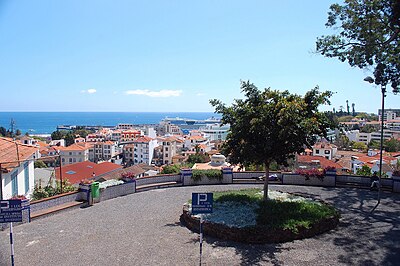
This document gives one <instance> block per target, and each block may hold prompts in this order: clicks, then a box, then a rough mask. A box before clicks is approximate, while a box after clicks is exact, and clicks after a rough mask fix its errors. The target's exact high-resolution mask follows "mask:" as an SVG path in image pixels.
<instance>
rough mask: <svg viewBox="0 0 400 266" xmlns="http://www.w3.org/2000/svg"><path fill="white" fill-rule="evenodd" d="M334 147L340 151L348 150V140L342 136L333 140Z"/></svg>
mask: <svg viewBox="0 0 400 266" xmlns="http://www.w3.org/2000/svg"><path fill="white" fill-rule="evenodd" d="M335 145H336V146H338V147H339V148H340V149H344V150H347V149H349V148H350V140H349V138H348V137H347V136H345V135H343V134H342V135H340V136H339V137H338V138H337V139H336V140H335Z"/></svg>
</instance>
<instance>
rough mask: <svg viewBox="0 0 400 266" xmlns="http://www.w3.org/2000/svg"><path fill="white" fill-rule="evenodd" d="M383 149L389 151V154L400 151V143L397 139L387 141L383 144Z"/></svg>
mask: <svg viewBox="0 0 400 266" xmlns="http://www.w3.org/2000/svg"><path fill="white" fill-rule="evenodd" d="M383 147H384V149H385V151H387V152H397V151H400V141H399V140H397V139H395V138H391V139H388V140H385V141H384V142H383Z"/></svg>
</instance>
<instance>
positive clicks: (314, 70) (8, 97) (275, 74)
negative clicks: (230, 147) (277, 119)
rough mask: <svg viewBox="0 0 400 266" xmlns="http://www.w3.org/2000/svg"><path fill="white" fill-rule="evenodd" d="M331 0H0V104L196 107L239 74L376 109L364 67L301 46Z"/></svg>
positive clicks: (224, 91)
mask: <svg viewBox="0 0 400 266" xmlns="http://www.w3.org/2000/svg"><path fill="white" fill-rule="evenodd" d="M334 2H337V1H329V0H319V1H315V0H304V1H297V0H287V1H265V0H260V1H252V0H249V1H235V0H230V1H222V0H220V1H215V0H214V1H209V0H203V1H183V0H182V1H175V0H169V1H165V0H160V1H151V0H149V1H133V0H131V1H122V0H118V1H102V0H96V1H94V0H86V1H81V0H70V1H53V0H48V1H45V0H35V1H30V0H18V1H12V0H8V1H7V0H0V47H1V49H0V62H1V63H0V90H1V92H2V93H1V94H2V98H3V99H4V100H2V101H1V104H0V111H132V112H141V111H143V112H151V111H154V112H164V111H165V112H174V111H177V112H178V111H193V112H196V111H199V112H201V111H205V112H206V111H207V112H208V111H213V108H212V107H211V106H210V104H209V103H208V101H209V99H213V98H217V99H221V100H222V101H223V102H225V103H231V102H232V100H233V99H235V98H241V97H242V94H241V93H240V88H239V86H240V80H250V81H251V82H253V83H254V84H255V85H256V86H258V87H259V88H265V87H271V88H273V89H279V90H283V89H288V90H289V91H290V92H293V93H298V94H304V93H305V92H306V91H307V90H310V89H312V88H313V87H314V86H316V85H319V86H320V89H321V90H332V91H334V92H336V93H335V95H334V96H333V97H332V99H331V100H332V106H330V107H324V108H323V109H324V110H326V109H331V108H332V107H335V108H336V109H339V106H341V105H342V106H346V100H349V103H350V104H351V103H355V104H356V111H367V112H375V113H376V112H377V109H378V108H379V107H380V102H381V94H380V90H379V88H377V87H375V86H371V85H370V84H368V83H366V82H364V81H363V78H364V77H365V76H367V75H370V74H371V73H369V72H368V71H364V70H360V69H355V68H350V67H349V66H348V65H347V63H341V62H339V61H338V60H337V59H328V58H324V57H322V56H321V55H317V54H314V53H313V50H314V48H315V40H316V37H317V36H320V35H323V34H327V33H329V31H328V30H327V29H326V28H325V26H324V24H325V22H326V18H327V11H328V8H329V6H330V5H331V4H332V3H334ZM396 101H397V102H398V101H399V98H397V99H396V96H394V95H393V94H390V93H389V95H388V97H387V98H386V107H388V108H396V107H397V108H398V107H399V104H396Z"/></svg>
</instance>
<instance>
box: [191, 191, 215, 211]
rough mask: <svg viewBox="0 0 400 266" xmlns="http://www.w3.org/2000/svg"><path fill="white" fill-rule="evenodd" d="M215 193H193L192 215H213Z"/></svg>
mask: <svg viewBox="0 0 400 266" xmlns="http://www.w3.org/2000/svg"><path fill="white" fill-rule="evenodd" d="M212 211H213V193H192V214H200V213H212Z"/></svg>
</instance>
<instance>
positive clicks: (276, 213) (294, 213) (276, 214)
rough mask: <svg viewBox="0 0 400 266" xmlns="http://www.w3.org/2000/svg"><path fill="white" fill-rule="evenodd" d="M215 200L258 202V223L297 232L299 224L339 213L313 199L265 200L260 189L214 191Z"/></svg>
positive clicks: (313, 221)
mask: <svg viewBox="0 0 400 266" xmlns="http://www.w3.org/2000/svg"><path fill="white" fill-rule="evenodd" d="M214 201H215V202H225V201H235V202H240V203H258V204H259V208H258V209H257V225H258V226H262V227H266V228H271V229H276V228H281V229H289V230H291V231H293V232H297V228H298V227H299V226H304V227H306V228H309V227H310V226H311V225H312V224H314V223H316V222H318V221H320V220H321V219H324V218H327V217H332V216H336V215H339V214H338V212H337V211H336V210H335V209H334V208H333V207H331V206H328V205H326V204H320V203H318V202H312V201H300V202H282V201H275V200H268V201H264V200H263V195H262V193H261V190H260V189H244V190H238V191H223V192H214Z"/></svg>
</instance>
